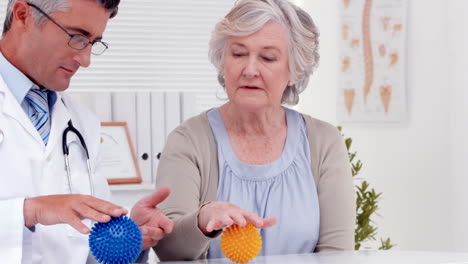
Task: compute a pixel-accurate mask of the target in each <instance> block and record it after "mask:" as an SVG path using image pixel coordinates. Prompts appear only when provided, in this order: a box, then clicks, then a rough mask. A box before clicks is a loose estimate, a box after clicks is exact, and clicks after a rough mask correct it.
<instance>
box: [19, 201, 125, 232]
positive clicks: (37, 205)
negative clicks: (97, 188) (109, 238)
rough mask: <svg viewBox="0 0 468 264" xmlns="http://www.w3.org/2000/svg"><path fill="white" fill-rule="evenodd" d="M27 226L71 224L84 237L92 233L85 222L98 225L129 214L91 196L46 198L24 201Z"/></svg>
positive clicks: (116, 206)
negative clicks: (91, 221) (83, 220)
mask: <svg viewBox="0 0 468 264" xmlns="http://www.w3.org/2000/svg"><path fill="white" fill-rule="evenodd" d="M23 213H24V224H25V226H26V227H33V226H35V225H36V224H42V225H55V224H69V225H71V226H72V227H73V228H75V229H76V230H77V231H78V232H80V233H82V234H88V233H89V232H90V231H91V230H89V228H88V227H87V226H86V225H84V224H83V223H82V222H81V220H82V219H91V220H93V221H95V222H103V223H106V222H109V221H110V219H111V216H114V217H118V216H120V215H122V214H127V213H128V211H127V209H125V208H123V207H121V206H118V205H115V204H113V203H110V202H107V201H104V200H101V199H98V198H95V197H93V196H90V195H82V194H64V195H47V196H38V197H34V198H27V199H25V200H24V207H23Z"/></svg>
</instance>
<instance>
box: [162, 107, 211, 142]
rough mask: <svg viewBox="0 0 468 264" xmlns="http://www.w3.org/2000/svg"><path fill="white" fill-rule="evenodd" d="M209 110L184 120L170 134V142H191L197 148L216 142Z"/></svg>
mask: <svg viewBox="0 0 468 264" xmlns="http://www.w3.org/2000/svg"><path fill="white" fill-rule="evenodd" d="M207 112H208V111H205V112H202V113H200V114H198V115H196V116H193V117H191V118H189V119H187V120H185V121H184V122H182V123H181V124H180V125H179V126H178V127H176V128H175V129H174V130H172V132H171V133H170V134H169V137H168V142H169V143H171V144H178V145H180V144H190V145H192V146H194V147H195V148H200V147H202V148H203V146H205V147H206V146H208V145H213V144H215V140H214V136H213V132H212V131H211V126H210V123H209V122H208V117H207ZM185 147H188V146H185Z"/></svg>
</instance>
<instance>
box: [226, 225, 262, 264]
mask: <svg viewBox="0 0 468 264" xmlns="http://www.w3.org/2000/svg"><path fill="white" fill-rule="evenodd" d="M260 249H262V237H261V236H260V232H258V230H257V228H255V226H253V225H252V224H248V225H246V226H243V227H241V226H238V225H232V226H230V227H228V228H226V229H225V230H224V231H223V235H222V236H221V250H222V251H223V254H224V255H225V256H226V257H227V258H228V259H230V260H231V261H234V262H237V263H247V262H249V261H251V260H252V259H253V258H255V257H256V256H257V255H258V253H260Z"/></svg>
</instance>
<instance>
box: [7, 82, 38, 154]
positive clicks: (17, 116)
mask: <svg viewBox="0 0 468 264" xmlns="http://www.w3.org/2000/svg"><path fill="white" fill-rule="evenodd" d="M0 113H1V114H4V115H7V116H10V117H11V118H13V119H14V120H16V122H18V124H20V125H21V126H22V127H23V128H24V130H25V131H27V132H28V133H29V134H30V135H31V137H32V138H34V139H35V140H36V141H37V143H38V144H40V145H41V146H43V147H44V142H43V141H42V138H41V136H40V135H39V133H38V132H37V130H36V128H35V127H34V125H33V123H32V122H31V120H30V119H29V117H28V116H27V115H26V113H25V112H24V110H23V108H21V105H20V104H19V103H18V101H17V100H16V98H15V97H14V96H13V94H12V93H11V92H10V90H9V89H8V87H7V86H6V84H5V82H4V81H3V79H2V77H1V76H0Z"/></svg>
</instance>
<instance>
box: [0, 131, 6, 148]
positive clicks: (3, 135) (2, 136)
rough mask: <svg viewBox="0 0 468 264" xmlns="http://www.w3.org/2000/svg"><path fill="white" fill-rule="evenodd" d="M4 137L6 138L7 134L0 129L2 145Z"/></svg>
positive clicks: (0, 142)
mask: <svg viewBox="0 0 468 264" xmlns="http://www.w3.org/2000/svg"><path fill="white" fill-rule="evenodd" d="M4 139H5V134H3V131H2V130H1V129H0V145H1V144H2V143H3V140H4Z"/></svg>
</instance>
